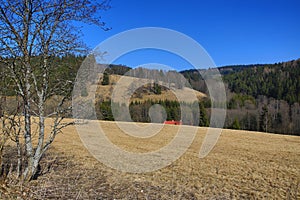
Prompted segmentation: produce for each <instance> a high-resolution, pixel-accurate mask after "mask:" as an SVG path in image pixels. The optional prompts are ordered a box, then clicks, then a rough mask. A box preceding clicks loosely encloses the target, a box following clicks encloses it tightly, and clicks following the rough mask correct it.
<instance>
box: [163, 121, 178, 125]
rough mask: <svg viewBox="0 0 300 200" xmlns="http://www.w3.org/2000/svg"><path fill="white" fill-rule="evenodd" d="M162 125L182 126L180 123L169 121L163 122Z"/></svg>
mask: <svg viewBox="0 0 300 200" xmlns="http://www.w3.org/2000/svg"><path fill="white" fill-rule="evenodd" d="M164 124H172V125H182V122H181V121H174V120H171V121H165V122H164Z"/></svg>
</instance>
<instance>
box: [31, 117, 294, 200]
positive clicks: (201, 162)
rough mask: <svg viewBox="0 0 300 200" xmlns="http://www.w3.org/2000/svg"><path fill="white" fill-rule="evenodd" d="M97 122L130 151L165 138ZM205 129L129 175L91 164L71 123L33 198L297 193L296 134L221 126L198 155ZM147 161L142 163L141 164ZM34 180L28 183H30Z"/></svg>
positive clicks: (167, 135) (169, 131) (169, 132)
mask: <svg viewBox="0 0 300 200" xmlns="http://www.w3.org/2000/svg"><path fill="white" fill-rule="evenodd" d="M101 127H102V128H103V130H104V131H105V133H106V134H107V136H108V137H109V138H110V140H111V141H112V142H114V143H115V144H116V145H118V146H120V147H122V148H124V149H126V150H129V151H134V152H145V151H149V150H155V149H157V148H159V147H161V146H164V145H165V144H166V143H167V142H168V141H170V140H171V139H172V137H173V136H174V134H175V133H176V131H177V128H178V127H177V126H172V125H167V126H165V127H164V128H163V129H162V130H161V132H160V133H159V134H157V135H156V136H154V137H152V138H150V139H148V140H146V139H134V138H131V137H129V136H127V135H125V134H123V133H122V131H120V129H119V128H118V127H117V126H116V124H115V123H114V122H101ZM205 131H206V128H199V130H198V133H197V136H196V138H195V140H194V142H193V144H192V145H191V146H190V148H189V149H188V151H187V152H186V153H185V154H184V155H183V156H182V157H181V158H180V159H178V160H177V161H175V162H174V163H173V164H171V165H170V166H168V167H166V168H163V169H161V170H158V171H155V172H152V173H145V174H128V173H122V172H119V171H116V170H113V169H111V168H109V167H106V166H105V165H103V164H101V163H100V162H98V161H97V160H96V159H94V158H93V156H92V155H91V154H89V152H88V151H87V150H86V148H85V147H84V146H83V144H82V143H81V141H80V138H79V136H78V134H77V132H76V130H75V128H74V127H68V128H67V129H66V130H65V131H64V134H61V135H59V136H58V137H57V140H56V141H55V143H54V145H53V148H52V149H51V151H50V154H49V155H51V156H52V157H55V159H54V160H55V162H53V166H52V167H51V170H50V172H48V173H46V174H44V175H43V176H41V177H40V178H39V179H38V180H37V181H33V182H32V183H31V184H32V187H36V188H37V189H36V191H37V192H36V194H37V195H38V197H39V198H46V197H47V198H49V197H54V198H62V199H65V198H73V199H75V198H78V199H87V198H89V199H91V198H92V199H94V198H100V199H102V198H104V199H114V198H115V199H121V198H122V199H173V198H174V199H180V198H182V199H210V198H213V199H232V198H237V199H240V198H245V199H256V198H258V199H261V198H264V199H287V198H290V199H297V197H298V198H300V171H299V166H300V137H294V136H285V135H275V134H265V133H258V132H247V131H233V130H223V132H222V135H221V137H220V139H219V141H218V143H217V145H216V146H215V148H214V149H213V151H212V152H211V153H210V154H209V155H208V156H207V157H205V158H204V159H199V158H198V157H197V155H198V152H199V149H200V146H201V144H202V140H203V138H204V136H205ZM145 164H147V163H145ZM38 183H40V184H42V187H41V186H35V185H36V184H38Z"/></svg>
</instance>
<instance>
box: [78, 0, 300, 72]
mask: <svg viewBox="0 0 300 200" xmlns="http://www.w3.org/2000/svg"><path fill="white" fill-rule="evenodd" d="M111 6H112V8H111V9H110V10H108V11H105V12H102V16H103V17H102V19H103V20H104V21H105V22H106V23H107V26H108V27H111V28H112V29H111V30H110V31H107V32H104V31H102V30H101V29H99V28H97V27H94V26H85V27H84V29H83V33H84V41H85V42H86V43H87V44H88V45H89V46H90V47H95V46H96V45H97V44H99V43H100V42H102V41H103V40H105V39H107V38H109V37H110V36H112V35H114V34H117V33H119V32H122V31H126V30H128V29H133V28H139V27H149V26H150V27H164V28H170V29H173V30H176V31H179V32H182V33H184V34H186V35H188V36H190V37H191V38H193V39H194V40H196V41H197V42H199V43H200V44H201V45H202V46H203V47H204V48H205V49H206V51H207V52H208V53H209V54H210V56H211V57H212V59H213V60H214V61H215V63H216V65H217V66H224V65H230V64H256V63H275V62H281V61H288V60H292V59H297V58H300V1H299V0H219V1H217V0H211V1H210V0H206V1H204V0H203V1H202V0H112V1H111ZM151 55H155V56H151ZM151 62H152V63H153V62H154V63H155V62H159V63H162V64H166V65H170V66H172V67H174V68H176V69H178V70H182V69H187V68H190V67H189V66H188V64H187V63H186V62H184V61H183V60H180V59H178V58H175V57H173V56H171V55H169V54H166V53H161V54H159V53H157V52H156V53H154V54H153V52H151V51H148V52H140V53H136V54H135V55H134V54H129V55H128V56H124V57H123V58H120V59H119V60H118V61H117V63H119V64H125V65H128V66H132V67H135V66H136V65H140V64H144V63H151Z"/></svg>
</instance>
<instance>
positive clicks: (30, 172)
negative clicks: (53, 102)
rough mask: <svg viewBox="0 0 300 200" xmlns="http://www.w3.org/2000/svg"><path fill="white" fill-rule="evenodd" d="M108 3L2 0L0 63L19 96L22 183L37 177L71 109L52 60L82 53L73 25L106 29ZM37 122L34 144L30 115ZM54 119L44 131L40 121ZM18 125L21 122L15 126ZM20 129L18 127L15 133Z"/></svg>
mask: <svg viewBox="0 0 300 200" xmlns="http://www.w3.org/2000/svg"><path fill="white" fill-rule="evenodd" d="M108 8H109V2H108V1H106V0H103V1H101V2H100V1H89V0H15V1H10V0H3V1H1V4H0V33H1V38H0V62H2V64H4V65H5V67H7V68H8V70H9V74H6V75H7V76H10V78H11V79H12V80H13V81H14V84H15V86H16V95H18V96H20V101H21V105H22V106H23V108H22V112H21V113H22V115H23V119H24V123H22V124H21V126H22V127H23V128H22V129H20V130H22V134H23V138H24V143H25V153H26V159H25V160H26V163H25V164H24V170H23V172H22V180H24V181H29V180H31V179H32V178H33V177H34V175H35V174H36V171H37V168H38V165H39V162H40V160H41V158H42V156H43V154H44V153H45V152H46V151H47V149H48V148H49V146H50V145H51V143H52V142H53V140H54V138H55V136H56V135H57V134H58V133H59V132H60V131H61V130H62V129H63V128H64V127H66V126H67V125H69V124H68V123H64V121H63V119H64V117H65V116H66V112H67V111H68V110H69V109H70V107H66V106H65V104H66V101H67V100H68V98H69V97H70V93H71V91H72V85H73V83H72V81H71V80H55V82H54V83H53V82H51V81H53V78H51V76H53V73H54V72H55V70H57V69H58V68H59V63H57V62H54V58H57V57H62V56H64V55H67V54H72V53H78V52H83V51H85V50H86V48H85V46H84V44H83V43H82V42H81V41H80V38H81V37H80V36H81V33H80V31H79V27H76V26H75V25H74V24H75V23H74V22H76V21H77V22H79V23H87V24H94V25H97V26H99V27H101V28H102V29H105V24H104V23H103V22H102V20H101V17H100V11H101V10H106V9H108ZM55 95H56V96H57V95H59V96H60V101H59V102H58V104H57V106H56V109H55V110H54V111H53V112H52V113H50V114H46V113H45V103H46V101H47V99H50V98H52V97H53V96H55ZM33 116H35V117H37V119H38V123H37V124H38V141H37V144H36V145H34V144H33V142H32V140H33V138H32V137H33V128H32V117H33ZM47 117H52V118H53V124H52V128H51V131H50V132H49V133H45V119H46V118H47ZM19 125H20V124H19ZM18 130H19V129H18Z"/></svg>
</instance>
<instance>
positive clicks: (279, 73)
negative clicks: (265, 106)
mask: <svg viewBox="0 0 300 200" xmlns="http://www.w3.org/2000/svg"><path fill="white" fill-rule="evenodd" d="M218 69H219V71H220V73H221V75H222V76H223V80H224V82H225V83H226V84H227V85H228V88H229V89H230V91H231V92H234V93H238V94H243V95H249V96H252V97H254V98H257V97H258V96H260V95H263V96H266V97H269V98H274V99H278V100H285V101H287V102H288V103H289V104H293V103H296V102H300V59H298V60H293V61H289V62H282V63H275V64H256V65H255V64H254V65H233V66H224V67H219V68H218ZM180 73H182V74H183V75H184V76H185V78H187V79H188V80H189V82H190V83H191V85H192V86H193V87H194V88H195V89H197V90H199V89H200V90H201V89H202V91H203V90H205V88H204V87H203V80H202V78H201V77H200V75H199V73H198V72H197V71H196V70H185V71H181V72H180ZM200 86H202V87H201V88H199V87H200Z"/></svg>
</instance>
